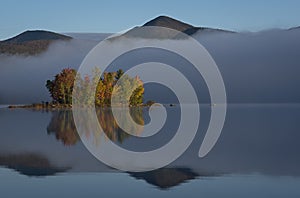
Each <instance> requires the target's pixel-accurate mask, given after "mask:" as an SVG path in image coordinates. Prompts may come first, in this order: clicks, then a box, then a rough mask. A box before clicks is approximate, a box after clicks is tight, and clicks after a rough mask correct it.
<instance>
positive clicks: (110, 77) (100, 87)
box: [46, 68, 144, 106]
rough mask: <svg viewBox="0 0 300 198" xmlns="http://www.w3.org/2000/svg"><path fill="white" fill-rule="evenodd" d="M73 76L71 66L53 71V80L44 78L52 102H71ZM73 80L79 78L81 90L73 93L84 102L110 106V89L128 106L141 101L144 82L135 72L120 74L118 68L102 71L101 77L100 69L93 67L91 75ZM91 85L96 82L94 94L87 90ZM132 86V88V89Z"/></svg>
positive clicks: (74, 71) (138, 103) (74, 77)
mask: <svg viewBox="0 0 300 198" xmlns="http://www.w3.org/2000/svg"><path fill="white" fill-rule="evenodd" d="M76 76H77V72H76V70H75V69H71V68H66V69H63V70H62V71H61V72H60V73H59V74H57V75H55V77H54V79H53V80H47V83H46V87H47V89H48V91H49V93H50V95H51V97H52V99H53V101H54V102H55V103H59V104H67V105H70V104H72V94H73V88H74V82H75V79H76ZM121 77H122V78H121ZM77 80H78V82H79V83H78V84H79V89H80V93H79V94H81V95H77V97H78V98H80V100H81V101H84V104H96V105H97V106H110V105H111V97H112V94H113V91H114V94H115V96H116V97H117V100H118V101H119V102H120V103H121V104H122V103H124V104H125V103H126V102H128V103H129V105H131V106H137V105H141V104H142V103H143V95H144V86H143V82H142V80H141V79H140V78H139V77H138V76H136V77H130V76H128V75H126V74H124V72H123V70H122V69H119V70H118V71H116V72H104V73H103V75H102V76H101V77H100V71H99V70H98V69H95V70H94V75H93V76H84V77H83V78H79V79H77ZM118 81H120V82H118ZM117 82H118V83H117ZM91 85H96V88H95V90H96V91H95V95H93V94H90V91H91ZM132 90H134V91H133V92H132ZM77 97H76V98H77Z"/></svg>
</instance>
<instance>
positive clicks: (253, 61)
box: [0, 29, 300, 104]
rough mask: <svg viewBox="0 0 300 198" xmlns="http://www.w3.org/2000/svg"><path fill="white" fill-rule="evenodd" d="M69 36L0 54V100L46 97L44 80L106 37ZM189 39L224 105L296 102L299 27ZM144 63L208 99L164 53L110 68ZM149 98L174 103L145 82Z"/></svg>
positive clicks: (200, 83)
mask: <svg viewBox="0 0 300 198" xmlns="http://www.w3.org/2000/svg"><path fill="white" fill-rule="evenodd" d="M69 35H71V36H73V37H74V39H72V40H71V41H59V42H55V43H53V44H51V45H50V47H49V48H48V50H47V51H46V52H44V53H42V54H40V55H38V56H27V57H24V56H7V55H1V56H0V104H25V103H35V102H41V101H51V98H50V97H49V93H48V91H47V89H46V87H45V83H46V80H48V79H53V77H54V75H55V74H57V73H59V72H60V71H61V69H62V68H66V67H70V68H74V69H78V67H79V66H80V64H81V62H82V61H83V59H84V57H85V56H86V55H87V53H88V52H89V51H90V50H91V49H92V48H93V47H94V46H95V45H97V44H98V42H99V41H101V40H102V39H104V38H105V37H106V36H108V35H107V34H105V35H104V34H80V33H76V34H75V33H73V34H69ZM97 35H98V36H97ZM193 37H194V38H195V39H196V40H198V41H199V42H200V43H201V44H202V45H203V46H204V47H205V48H206V49H207V50H208V52H209V53H210V54H211V56H212V57H213V59H214V61H215V62H216V64H217V65H218V67H219V70H220V72H221V74H222V77H223V80H224V84H225V88H226V92H227V100H228V102H229V103H298V102H300V92H299V91H298V86H299V85H300V78H299V75H300V67H299V66H300V29H293V30H270V31H263V32H258V33H226V32H225V33H224V32H211V33H209V32H204V33H196V34H195V35H194V36H193ZM186 50H189V49H186ZM145 55H146V56H145ZM145 61H154V62H155V61H156V62H162V63H166V64H169V65H172V66H174V67H175V68H176V69H178V70H179V71H180V72H181V73H183V74H184V75H185V76H186V77H187V78H188V79H189V80H190V81H191V83H192V85H193V86H194V88H195V90H196V92H197V95H198V97H199V98H201V100H200V101H201V102H203V103H207V102H209V100H210V99H209V92H208V90H207V86H206V84H205V82H204V80H203V79H202V78H201V75H199V73H197V72H195V69H193V67H192V65H191V64H190V63H189V62H188V61H186V60H184V59H182V58H180V57H177V56H176V54H173V53H170V52H168V51H163V50H157V49H156V50H154V49H143V50H137V51H133V52H131V53H129V54H126V57H125V55H124V56H120V57H119V58H118V59H116V60H115V61H114V62H113V63H112V64H111V65H112V66H111V67H110V69H111V70H116V69H119V68H122V69H123V70H125V71H126V70H127V69H129V68H130V67H131V66H134V65H136V64H140V63H143V62H145ZM149 75H155V74H149ZM166 78H167V76H166ZM178 86H180V85H178ZM148 99H154V100H155V101H159V102H162V103H176V101H177V99H176V97H175V95H174V94H173V93H172V92H171V90H169V89H168V88H166V87H159V86H158V85H157V84H152V85H151V84H149V85H145V100H148Z"/></svg>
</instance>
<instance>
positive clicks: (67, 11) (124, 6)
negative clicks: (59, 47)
mask: <svg viewBox="0 0 300 198" xmlns="http://www.w3.org/2000/svg"><path fill="white" fill-rule="evenodd" d="M299 8H300V1H297V0H294V1H293V0H287V1H279V0H273V1H271V0H270V1H261V0H252V1H249V0H247V1H245V0H240V1H237V0H228V1H217V0H210V1H200V0H195V1H188V0H184V1H183V0H181V1H180V0H151V1H150V0H149V1H143V0H131V1H130V0H123V1H122V0H120V1H118V0H109V1H107V0H103V1H101V0H98V1H96V0H86V1H83V0H82V1H80V0H78V1H76V0H74V1H67V0H66V1H63V0H61V1H56V0H52V1H42V0H26V1H19V0H0V40H2V39H6V38H8V37H11V36H14V35H16V34H18V33H20V32H23V31H24V30H28V29H46V30H51V31H55V32H119V31H122V30H125V29H128V28H131V27H133V26H136V25H142V24H143V23H145V22H146V21H148V20H150V19H152V18H154V17H156V16H159V15H168V16H171V17H174V18H176V19H179V20H182V21H185V22H187V23H190V24H192V25H195V26H206V27H214V28H223V29H228V30H235V31H259V30H263V29H270V28H289V27H293V26H300V12H299Z"/></svg>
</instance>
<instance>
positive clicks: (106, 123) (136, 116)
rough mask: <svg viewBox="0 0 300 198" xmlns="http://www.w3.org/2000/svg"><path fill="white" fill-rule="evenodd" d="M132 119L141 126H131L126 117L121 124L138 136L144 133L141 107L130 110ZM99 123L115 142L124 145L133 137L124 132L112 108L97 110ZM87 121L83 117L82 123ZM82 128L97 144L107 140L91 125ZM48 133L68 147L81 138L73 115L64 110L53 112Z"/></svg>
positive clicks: (86, 135)
mask: <svg viewBox="0 0 300 198" xmlns="http://www.w3.org/2000/svg"><path fill="white" fill-rule="evenodd" d="M129 112H130V115H131V117H132V119H133V120H134V121H135V122H136V123H137V124H139V125H134V126H131V125H130V123H128V124H127V119H126V117H121V118H123V119H121V120H120V122H122V123H123V126H124V125H127V126H128V127H131V130H132V131H134V132H135V133H137V134H140V133H141V132H142V131H143V125H144V123H145V121H144V117H143V109H142V108H139V107H132V108H130V109H129ZM96 113H97V118H98V121H99V123H100V125H101V127H102V129H103V132H104V133H105V134H106V136H107V137H108V138H109V139H110V140H111V141H113V142H118V143H122V142H123V141H124V140H125V139H126V138H129V137H130V136H131V135H130V134H128V133H126V132H124V131H123V130H122V129H121V128H120V127H119V126H118V124H117V122H116V120H115V118H114V116H113V113H112V111H111V108H98V109H96ZM86 121H87V120H86V119H85V118H84V117H82V122H86ZM82 126H84V127H85V130H84V133H85V134H84V135H85V137H87V138H94V140H95V143H96V144H99V142H100V139H103V138H106V136H104V134H103V132H102V131H92V130H90V128H89V123H84V124H83V125H82ZM47 133H48V134H49V135H51V134H54V135H55V137H56V139H57V140H59V141H61V142H62V143H63V144H64V145H66V146H72V145H75V144H76V143H77V142H78V141H80V136H79V134H78V132H77V130H76V126H75V122H74V119H73V113H72V110H70V109H63V110H58V111H53V112H52V118H51V120H50V122H49V124H48V126H47Z"/></svg>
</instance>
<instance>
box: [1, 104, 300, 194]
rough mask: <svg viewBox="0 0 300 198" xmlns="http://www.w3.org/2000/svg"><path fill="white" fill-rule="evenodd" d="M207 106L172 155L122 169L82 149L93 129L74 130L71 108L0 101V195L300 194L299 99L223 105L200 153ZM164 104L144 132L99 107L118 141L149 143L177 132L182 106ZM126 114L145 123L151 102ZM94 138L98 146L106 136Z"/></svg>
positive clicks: (142, 146)
mask: <svg viewBox="0 0 300 198" xmlns="http://www.w3.org/2000/svg"><path fill="white" fill-rule="evenodd" d="M210 108H211V107H210V106H209V105H200V111H201V119H200V125H199V129H198V131H197V135H196V137H195V139H194V140H193V142H192V144H191V145H190V146H189V148H188V149H187V150H186V151H185V152H184V154H183V155H182V156H180V157H179V158H178V159H177V160H175V161H174V162H172V163H171V164H169V165H168V166H166V167H164V168H161V169H157V170H153V171H148V172H121V171H118V170H115V169H113V168H110V167H109V166H107V165H105V164H103V163H101V162H100V161H99V160H97V159H96V158H95V157H94V156H93V155H92V154H91V153H90V152H89V151H88V150H87V149H86V147H85V146H84V145H83V143H82V141H81V140H80V136H82V135H83V136H84V137H93V134H91V133H88V132H87V133H86V134H80V135H79V134H78V133H77V130H76V127H75V124H74V120H73V116H72V111H71V110H56V111H35V110H31V109H7V108H4V106H3V107H0V118H1V119H0V127H1V130H0V132H1V138H0V176H1V179H0V193H1V197H20V196H22V197H37V196H41V197H55V196H62V195H63V196H65V197H67V196H72V197H83V196H87V197H100V196H102V197H120V196H124V197H138V196H143V197H149V198H150V197H183V196H188V197H230V198H232V197H251V198H252V197H286V196H288V197H297V198H298V197H300V189H299V186H300V168H299V167H300V155H299V151H300V144H299V140H300V122H299V118H300V105H299V104H230V105H228V109H227V116H226V121H225V125H224V128H223V131H222V134H221V136H220V138H219V140H218V142H217V143H216V145H215V146H214V148H213V149H212V150H211V151H210V152H209V153H208V155H207V156H205V157H204V158H199V157H198V152H199V148H200V145H201V143H202V141H203V137H204V135H205V132H206V129H207V127H208V123H209V117H210ZM166 110H167V113H168V117H167V120H166V123H165V125H164V126H163V128H162V129H161V131H160V132H159V133H157V134H155V135H153V136H151V137H148V138H144V139H141V138H139V137H135V136H131V135H129V134H127V133H125V132H124V131H122V130H121V129H120V128H119V127H118V125H117V124H116V122H115V120H114V117H113V116H112V113H111V111H110V109H109V108H107V109H102V110H99V111H97V115H98V120H99V123H100V124H101V126H102V127H103V129H104V131H105V133H106V135H107V136H108V137H109V139H110V140H111V141H113V142H114V143H115V144H116V145H118V146H120V147H123V148H125V149H129V150H133V151H147V150H151V149H154V148H159V147H161V146H163V145H164V144H166V143H167V142H168V141H169V140H170V139H171V138H172V137H173V136H174V135H175V131H176V129H177V128H178V119H179V118H180V106H179V105H176V106H173V107H169V106H166ZM131 116H132V118H133V119H134V120H135V121H136V122H137V123H140V124H146V123H148V122H149V121H150V118H149V108H148V107H145V108H137V109H133V110H132V111H131ZM135 130H137V132H138V133H142V132H143V127H141V128H137V129H135ZM99 137H103V136H101V134H100V135H99ZM98 143H99V147H100V148H101V146H103V145H104V144H106V140H105V139H103V138H102V139H101V140H100V141H99V142H98Z"/></svg>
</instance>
